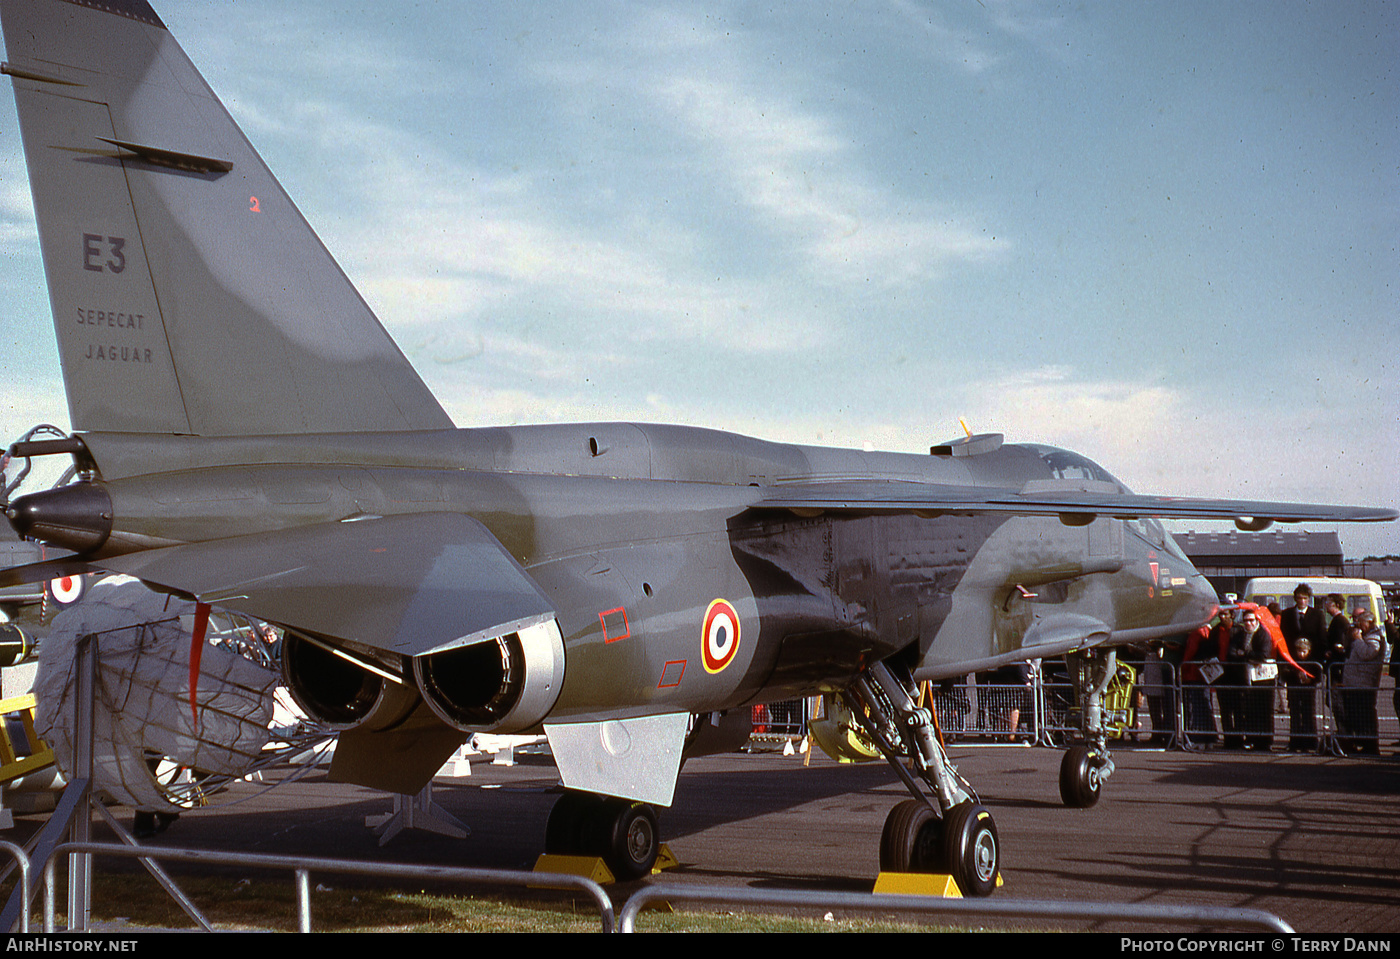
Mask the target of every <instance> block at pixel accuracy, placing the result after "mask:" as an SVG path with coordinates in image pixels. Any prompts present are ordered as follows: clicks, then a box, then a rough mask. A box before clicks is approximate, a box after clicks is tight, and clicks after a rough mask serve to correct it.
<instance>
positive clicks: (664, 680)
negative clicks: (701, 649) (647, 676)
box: [656, 659, 686, 689]
mask: <svg viewBox="0 0 1400 959" xmlns="http://www.w3.org/2000/svg"><path fill="white" fill-rule="evenodd" d="M685 663H686V661H685V660H684V659H673V660H671V661H670V662H669V663H667V664H666V665H664V666H662V667H661V682H659V683H657V684H656V688H657V689H665V688H667V687H668V686H679V685H680V684H681V678H682V677H684V676H685Z"/></svg>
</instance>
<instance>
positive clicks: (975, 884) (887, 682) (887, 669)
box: [841, 663, 1001, 896]
mask: <svg viewBox="0 0 1400 959" xmlns="http://www.w3.org/2000/svg"><path fill="white" fill-rule="evenodd" d="M841 695H842V698H843V699H844V700H845V701H846V704H847V706H849V707H850V710H851V713H852V714H853V715H854V716H855V717H856V719H857V721H859V722H860V723H861V725H862V726H863V727H864V728H865V731H866V733H867V734H868V735H869V737H870V738H871V739H872V740H873V741H874V742H875V744H876V746H878V747H879V749H880V753H881V754H882V755H883V756H884V757H885V760H886V761H887V762H889V764H890V766H891V767H893V768H894V771H895V772H896V773H898V774H899V777H900V779H902V780H903V781H904V785H905V786H906V787H907V788H908V789H909V792H910V793H911V794H912V795H913V797H914V798H913V799H906V800H905V801H904V802H902V803H900V804H899V805H897V806H895V807H894V809H892V810H890V814H889V816H888V817H887V818H886V819H885V828H884V831H883V832H882V833H881V836H880V869H881V870H882V871H887V872H938V873H943V872H946V873H950V874H951V875H952V876H953V878H954V880H956V881H957V884H958V888H959V889H961V890H962V893H963V895H965V896H987V895H991V892H992V890H993V889H995V888H996V881H997V873H998V872H999V870H1000V868H1001V847H1000V845H999V843H998V840H997V829H996V824H995V823H994V822H993V821H992V814H991V813H990V812H988V811H987V809H986V808H985V807H983V806H982V805H981V804H980V803H979V802H978V801H977V796H976V794H975V793H974V792H973V791H972V787H971V786H969V785H968V784H967V782H966V781H965V780H964V779H963V778H962V777H961V776H959V775H958V771H957V769H956V768H955V767H954V766H953V764H952V763H951V762H949V761H948V754H947V753H946V752H945V751H944V749H943V744H942V743H941V742H940V741H939V738H938V736H937V730H936V728H935V727H934V724H933V718H932V716H931V714H930V713H929V711H928V710H927V709H923V708H920V707H919V706H918V704H917V703H916V701H915V699H914V693H913V684H912V682H911V681H910V679H909V677H908V676H907V675H905V674H903V672H902V671H901V673H900V674H898V675H897V674H896V673H895V668H893V667H891V666H888V665H886V664H885V663H877V664H876V665H874V666H872V667H871V668H870V669H869V670H868V671H867V672H866V673H865V674H864V675H863V676H861V678H860V679H858V680H856V682H855V683H854V684H853V685H852V686H851V687H850V688H849V689H847V690H846V691H845V692H843V693H842V694H841ZM906 758H907V759H908V761H909V765H910V766H912V768H913V771H912V772H911V771H910V770H909V769H906V768H905V765H904V762H903V760H905V759H906ZM916 776H917V778H915V777H916Z"/></svg>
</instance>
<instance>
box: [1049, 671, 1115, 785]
mask: <svg viewBox="0 0 1400 959" xmlns="http://www.w3.org/2000/svg"><path fill="white" fill-rule="evenodd" d="M1065 661H1066V663H1067V664H1068V665H1069V671H1070V676H1071V678H1072V679H1073V680H1074V700H1075V709H1074V710H1073V711H1072V715H1074V716H1075V718H1077V719H1078V727H1079V735H1080V737H1081V738H1082V739H1083V742H1082V743H1080V744H1078V745H1074V746H1071V747H1070V748H1069V750H1068V751H1067V752H1066V753H1065V758H1064V759H1063V760H1061V762H1060V798H1061V799H1062V800H1064V804H1065V805H1066V806H1071V807H1073V808H1076V809H1087V808H1088V807H1089V806H1092V805H1094V803H1096V802H1098V801H1099V793H1100V792H1101V791H1102V789H1103V784H1104V781H1105V780H1106V779H1108V777H1109V776H1111V775H1112V774H1113V759H1112V757H1111V756H1109V753H1108V724H1107V722H1106V721H1105V716H1104V711H1103V694H1104V691H1105V690H1106V689H1108V684H1109V682H1110V681H1111V680H1112V679H1113V675H1114V672H1115V670H1116V669H1117V664H1118V659H1117V655H1116V654H1115V653H1114V652H1113V650H1111V649H1110V650H1097V649H1083V650H1079V651H1077V652H1072V653H1068V654H1066V655H1065Z"/></svg>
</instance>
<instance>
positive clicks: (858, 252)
mask: <svg viewBox="0 0 1400 959" xmlns="http://www.w3.org/2000/svg"><path fill="white" fill-rule="evenodd" d="M720 73H721V71H718V70H715V71H713V73H711V72H709V71H706V72H701V71H692V72H685V71H684V70H681V71H677V72H675V73H673V74H669V75H665V76H662V77H660V78H658V80H657V81H656V83H655V84H654V86H653V87H652V88H651V89H650V90H649V91H648V92H649V94H650V96H651V97H653V98H654V99H655V101H656V103H657V105H658V107H660V108H661V109H662V110H664V111H666V113H667V114H668V115H669V116H670V117H671V118H672V119H673V120H675V121H676V122H677V123H679V124H680V126H681V127H682V128H683V129H684V130H685V131H686V133H687V135H688V136H689V137H690V139H691V140H692V142H693V143H694V144H695V145H696V148H697V149H698V150H699V151H700V152H701V153H703V154H706V155H709V156H712V157H714V158H715V159H714V162H713V163H710V162H709V161H707V165H708V166H711V167H712V168H713V169H715V170H717V171H718V172H719V174H720V175H722V176H724V177H726V178H727V179H728V181H729V183H730V185H731V187H732V188H733V189H734V190H735V192H737V194H738V195H739V197H740V198H741V199H742V201H743V203H744V204H746V205H747V207H748V208H749V209H750V210H751V211H752V212H753V213H754V214H755V215H756V216H757V217H761V218H762V221H763V222H764V223H765V224H767V225H768V226H769V227H770V228H771V229H773V230H775V231H777V232H778V233H780V234H785V235H786V236H787V237H788V238H789V240H790V241H792V242H796V243H797V244H798V245H799V247H800V248H801V250H802V251H804V254H805V255H804V257H803V259H804V260H805V261H806V262H805V266H806V267H807V269H808V270H809V271H810V272H811V273H812V274H814V275H816V276H817V277H820V278H821V279H822V280H823V281H824V282H831V281H833V280H834V281H837V282H839V283H841V284H844V285H847V286H849V285H852V284H863V283H865V282H867V281H869V280H872V279H874V280H877V281H879V282H881V283H882V284H886V285H904V284H907V283H913V282H918V281H923V280H929V279H935V278H936V277H937V274H938V271H939V269H940V267H941V266H942V265H943V264H945V263H946V262H948V261H954V260H977V259H985V258H988V257H990V256H992V255H993V254H996V253H999V252H1001V251H1002V250H1004V249H1005V248H1006V247H1007V245H1008V244H1007V243H1006V241H1005V240H997V239H995V238H993V237H992V236H991V235H989V234H988V233H987V232H986V231H985V230H982V229H979V228H978V227H976V226H973V225H970V224H968V223H966V222H963V218H961V217H958V216H954V215H951V214H947V213H939V212H937V211H935V210H931V209H929V208H928V204H927V202H925V201H914V200H911V199H909V198H906V197H900V196H898V195H895V194H892V193H890V192H888V191H883V190H880V189H878V188H876V187H874V186H872V185H871V184H870V183H869V181H868V177H867V176H866V174H865V173H864V172H863V171H862V169H861V167H860V163H859V161H858V159H857V157H858V156H859V151H858V150H856V149H854V146H853V144H852V142H851V138H850V136H849V135H846V134H843V133H841V132H840V130H839V126H838V124H837V123H836V122H835V121H834V120H833V119H831V118H828V117H824V116H822V115H820V114H817V113H814V112H812V111H809V110H804V109H802V108H801V107H799V106H797V105H796V104H795V103H794V102H793V98H792V97H790V96H787V95H784V93H783V92H781V91H782V86H781V84H780V83H777V82H775V78H774V77H772V76H764V77H762V78H758V77H753V76H749V75H746V74H745V73H744V71H742V70H740V71H739V72H738V76H737V77H730V76H721V75H718V74H720Z"/></svg>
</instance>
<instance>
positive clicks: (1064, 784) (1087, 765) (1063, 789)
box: [1060, 746, 1103, 809]
mask: <svg viewBox="0 0 1400 959" xmlns="http://www.w3.org/2000/svg"><path fill="white" fill-rule="evenodd" d="M1102 791H1103V783H1102V782H1100V780H1099V766H1098V763H1096V762H1095V761H1094V754H1093V753H1092V752H1090V751H1089V750H1088V749H1087V748H1085V747H1084V746H1075V747H1073V748H1071V749H1070V750H1069V751H1067V752H1066V753H1065V758H1064V759H1062V760H1060V798H1061V799H1062V800H1064V803H1065V805H1066V806H1069V807H1071V808H1073V809H1088V808H1089V807H1090V806H1092V805H1094V804H1095V803H1096V802H1098V801H1099V794H1100V793H1101V792H1102Z"/></svg>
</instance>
